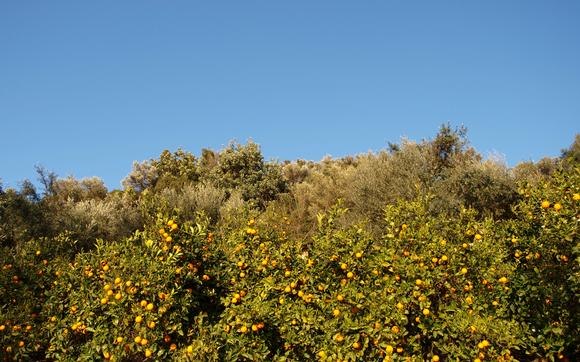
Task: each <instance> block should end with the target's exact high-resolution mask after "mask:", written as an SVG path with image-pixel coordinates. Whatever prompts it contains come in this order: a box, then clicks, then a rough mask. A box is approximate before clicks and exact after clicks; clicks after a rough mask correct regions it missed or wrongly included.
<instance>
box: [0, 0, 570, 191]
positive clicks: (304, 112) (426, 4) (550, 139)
mask: <svg viewBox="0 0 580 362" xmlns="http://www.w3.org/2000/svg"><path fill="white" fill-rule="evenodd" d="M579 19H580V1H575V0H571V1H548V0H546V1H530V0H522V1H505V0H498V1H490V0H485V1H483V0H481V1H465V0H457V1H443V0H437V1H431V0H429V1H410V0H404V1H403V0H397V1H395V0H380V1H378V0H375V1H373V0H365V1H354V0H353V1H338V0H328V1H322V0H320V1H319V0H305V1H302V0H292V1H271V0H263V1H251V0H244V1H238V0H236V1H189V0H188V1H147V0H139V1H128V0H123V1H118V0H116V1H77V0H75V1H25V0H22V1H20V0H19V1H1V2H0V135H1V136H0V178H2V179H3V181H4V184H5V186H6V185H8V186H16V185H18V181H19V180H22V179H24V178H34V177H35V175H34V165H35V164H42V165H44V166H46V167H47V168H48V169H51V170H54V171H55V172H56V173H58V174H59V175H60V176H67V175H69V174H72V175H74V176H76V177H79V178H80V177H86V176H93V175H97V176H100V177H102V178H103V179H104V180H105V182H106V184H107V185H108V186H109V187H110V188H118V187H119V183H120V180H121V179H122V178H123V177H124V176H125V175H126V174H127V173H128V172H129V171H130V169H131V164H132V162H133V161H134V160H144V159H148V158H152V157H156V156H157V155H159V153H160V152H161V151H162V150H163V149H171V150H174V149H176V148H177V147H182V148H184V149H186V150H189V151H192V152H194V153H196V154H198V153H199V151H200V149H201V148H203V147H209V148H213V149H220V148H222V147H223V146H224V145H227V143H228V141H229V140H231V139H237V140H238V141H241V142H245V141H246V140H247V139H249V138H251V139H253V140H255V141H256V142H257V143H259V144H261V146H262V150H263V153H264V155H265V156H266V157H267V158H276V159H280V160H283V159H297V158H305V159H312V160H319V159H321V158H322V157H323V156H324V155H326V154H330V155H333V156H344V155H347V154H356V153H361V152H366V151H368V150H370V149H373V150H378V149H381V148H384V147H385V146H386V144H387V142H388V141H399V140H400V137H402V136H406V137H409V138H411V139H422V138H427V137H432V136H433V135H435V133H436V132H437V129H438V127H439V125H440V124H441V123H443V122H447V121H450V122H451V123H452V124H455V125H461V124H463V125H465V126H466V127H467V128H468V129H469V138H470V140H471V142H472V144H473V145H474V146H475V147H476V148H477V149H478V150H479V151H480V152H481V153H482V154H484V155H487V154H488V153H489V152H499V153H502V154H504V155H505V157H506V159H507V161H508V163H509V164H510V165H513V164H516V163H517V162H519V161H521V160H530V159H531V160H538V159H540V158H541V157H543V156H557V155H559V152H560V149H562V148H564V147H566V146H568V145H569V144H571V142H572V141H573V137H574V134H575V133H577V132H579V131H580V127H579V125H580V20H579Z"/></svg>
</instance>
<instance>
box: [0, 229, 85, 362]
mask: <svg viewBox="0 0 580 362" xmlns="http://www.w3.org/2000/svg"><path fill="white" fill-rule="evenodd" d="M76 250H77V248H76V243H75V241H74V240H72V239H71V238H70V235H68V234H67V233H63V234H61V235H58V236H56V237H54V238H42V239H39V240H30V241H27V242H23V243H20V244H18V245H17V246H16V247H14V248H2V249H0V266H1V268H0V356H2V357H4V359H12V358H14V359H18V360H22V359H41V358H43V357H44V349H45V347H46V344H45V341H46V337H47V335H46V330H45V329H44V325H45V324H44V323H45V322H47V321H46V320H45V319H43V317H42V309H43V306H44V302H45V293H46V292H47V291H48V290H50V288H51V287H52V285H53V284H52V283H53V280H54V277H55V275H56V274H58V270H59V269H60V268H61V267H62V266H63V265H66V263H67V262H68V260H70V259H71V258H72V257H73V255H74V253H75V252H76Z"/></svg>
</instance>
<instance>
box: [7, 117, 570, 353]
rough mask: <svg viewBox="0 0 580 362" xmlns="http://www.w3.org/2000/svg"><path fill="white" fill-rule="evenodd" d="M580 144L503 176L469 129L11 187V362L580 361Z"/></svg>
mask: <svg viewBox="0 0 580 362" xmlns="http://www.w3.org/2000/svg"><path fill="white" fill-rule="evenodd" d="M578 147H579V138H578V137H576V140H575V143H574V144H573V145H572V146H571V147H570V148H568V149H566V150H564V151H562V157H560V158H555V159H550V158H546V159H543V160H541V161H540V162H538V163H532V162H527V163H522V164H520V165H517V166H516V167H514V168H511V169H510V168H508V167H507V166H505V165H504V164H502V163H501V162H499V161H496V160H491V159H488V160H484V159H483V158H482V157H481V156H480V155H479V154H478V153H477V152H476V151H475V150H474V149H473V148H471V147H470V146H469V143H468V141H467V139H466V132H465V130H464V129H452V128H451V127H449V126H443V127H442V128H441V130H440V132H439V133H438V134H437V135H436V136H435V137H434V138H433V139H432V140H423V141H421V142H412V141H409V140H403V141H402V142H401V143H400V144H390V145H389V149H388V150H385V151H381V152H378V153H369V154H363V155H358V156H354V157H346V158H342V159H331V158H325V159H324V160H322V161H320V162H311V161H303V160H298V161H294V162H289V161H288V162H283V163H278V162H267V161H265V160H264V158H263V156H262V154H261V152H260V149H259V147H258V145H256V144H254V143H251V142H250V143H248V144H246V145H240V144H235V143H232V144H230V145H229V146H228V147H226V148H225V149H224V150H221V151H219V152H216V151H211V150H203V151H202V153H201V155H200V156H199V157H196V156H195V155H193V154H191V153H189V152H186V151H183V150H177V151H176V152H169V151H164V152H163V153H162V154H161V155H160V157H159V158H157V159H152V160H146V161H143V162H140V163H139V162H136V163H134V166H133V170H132V171H131V172H130V174H129V175H128V176H127V178H126V179H125V180H124V181H123V187H124V189H123V190H115V191H111V192H109V191H108V190H107V189H106V187H105V186H104V184H103V183H102V181H101V180H100V179H98V178H90V179H83V180H77V179H75V178H73V177H68V178H64V179H61V178H58V177H57V176H56V175H54V174H53V173H50V172H48V171H46V170H44V169H42V168H40V169H38V172H39V177H40V181H41V184H42V185H43V187H44V190H43V194H42V195H40V194H39V193H38V192H37V191H36V190H35V188H34V186H33V185H32V184H31V183H30V182H24V183H23V184H22V187H21V188H20V189H18V190H16V189H11V188H9V189H4V188H2V187H1V186H0V267H1V269H0V359H2V360H70V361H73V360H101V359H105V360H125V361H141V360H168V359H173V360H191V361H200V360H201V361H246V360H250V361H269V360H275V361H312V360H321V361H390V360H393V361H396V360H407V361H423V360H431V361H439V360H440V361H445V360H453V361H476V362H477V361H484V360H497V361H508V360H520V361H533V360H542V359H545V360H578V359H579V358H580V350H579V348H578V346H579V345H580V304H579V301H580V299H579V298H580V244H579V242H578V225H579V222H580V165H579V163H578Z"/></svg>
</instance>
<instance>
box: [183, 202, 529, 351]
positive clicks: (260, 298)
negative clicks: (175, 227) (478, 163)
mask: <svg viewBox="0 0 580 362" xmlns="http://www.w3.org/2000/svg"><path fill="white" fill-rule="evenodd" d="M427 210H428V201H427V200H424V201H417V202H414V203H401V204H400V205H397V206H394V207H390V208H388V209H387V212H386V220H387V230H386V234H385V237H384V238H383V239H381V240H372V239H371V238H370V236H369V234H368V233H367V232H365V230H364V227H363V226H362V225H355V226H350V227H338V226H337V225H338V224H337V223H336V220H337V219H339V218H340V216H341V214H343V213H345V212H346V210H344V209H341V208H340V207H336V208H334V209H333V210H332V211H331V212H330V213H329V214H326V215H319V232H318V235H317V236H315V237H314V238H313V240H312V241H311V242H308V243H297V242H295V241H290V240H286V238H285V236H284V233H283V232H281V231H280V230H281V227H282V226H283V225H280V227H276V228H274V227H272V225H269V226H268V225H261V227H258V226H256V225H257V224H259V223H255V221H254V220H253V219H252V220H250V222H249V223H248V227H247V228H245V229H244V230H240V231H238V232H237V233H234V234H231V235H228V236H227V237H225V238H224V240H222V241H221V242H222V247H223V249H224V250H226V252H225V254H227V255H228V256H229V258H228V262H226V263H224V264H222V267H223V268H225V269H226V271H227V273H228V274H229V275H232V278H231V280H230V283H229V290H228V293H227V295H225V296H224V297H223V298H222V303H223V305H224V306H225V310H224V311H223V313H222V314H221V319H220V320H219V321H218V322H217V324H216V325H215V326H214V329H213V332H212V334H211V338H210V337H209V336H208V338H207V339H206V340H205V345H208V344H212V343H213V344H214V347H213V350H214V351H218V350H219V352H217V353H216V356H219V359H221V360H255V361H258V360H264V359H273V360H312V359H320V360H333V361H336V360H343V361H353V360H385V359H386V360H398V359H402V360H421V359H433V360H439V359H447V358H455V359H457V358H459V359H462V360H463V359H477V358H480V359H483V358H488V357H495V358H500V359H509V358H511V353H513V352H512V351H514V350H517V349H518V348H519V347H520V346H521V345H522V338H521V336H522V333H523V332H522V329H521V328H520V326H519V325H518V324H517V323H515V322H514V321H512V320H510V319H509V313H508V309H507V307H508V306H507V302H506V300H507V298H508V296H509V290H510V286H509V285H510V280H511V273H512V272H513V265H512V264H510V263H506V262H505V261H506V257H507V249H506V248H505V247H504V246H502V244H501V243H499V242H498V240H502V239H503V238H505V233H504V231H503V230H502V229H501V228H496V227H495V225H494V223H493V222H492V221H491V220H488V221H485V222H477V221H476V219H475V214H474V212H472V211H469V210H464V211H463V212H462V213H461V214H460V215H459V217H458V218H457V219H449V218H445V217H433V216H430V215H429V213H428V211H427ZM200 345H203V343H201V344H200ZM218 346H221V347H218ZM196 353H197V351H194V353H193V355H191V354H190V356H191V358H192V359H202V358H203V356H202V355H201V354H198V355H196Z"/></svg>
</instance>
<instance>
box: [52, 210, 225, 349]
mask: <svg viewBox="0 0 580 362" xmlns="http://www.w3.org/2000/svg"><path fill="white" fill-rule="evenodd" d="M162 224H164V225H163V226H162V227H161V225H162ZM157 225H158V226H159V228H155V230H145V231H144V232H138V233H136V234H135V235H134V236H133V237H131V238H128V239H126V240H123V241H120V242H115V243H109V242H107V243H105V242H97V244H96V248H95V249H94V250H93V251H90V252H86V253H81V254H78V255H77V256H76V258H75V259H74V261H73V262H71V263H70V264H69V265H67V267H66V268H63V270H60V271H59V274H58V277H57V278H56V280H55V281H54V286H53V287H52V289H51V290H50V291H49V292H48V293H47V299H46V302H45V308H44V309H43V311H42V313H43V317H44V318H45V319H46V320H48V321H49V323H47V324H46V333H47V334H48V336H49V344H48V346H47V351H46V356H47V357H48V358H51V359H58V360H62V359H64V360H78V359H87V358H93V357H94V356H96V355H100V356H102V357H103V358H104V359H106V360H119V359H122V360H143V359H147V358H150V359H167V358H170V357H171V356H172V355H173V354H175V353H177V352H176V351H177V350H178V348H179V347H180V346H182V345H184V344H185V343H186V342H187V340H188V333H189V332H190V328H191V327H192V325H193V324H194V319H195V317H196V316H198V315H199V314H200V313H201V312H202V311H203V312H204V313H205V314H207V315H209V316H212V315H215V314H216V313H219V312H220V306H219V303H217V301H218V300H217V299H216V298H217V295H218V294H219V279H220V274H219V271H218V270H217V269H214V266H215V265H216V263H215V262H214V261H215V260H216V259H217V258H219V256H218V255H217V254H213V252H212V250H211V249H210V248H209V245H211V244H210V243H208V241H209V240H208V234H207V231H206V227H207V225H206V223H205V220H204V219H202V218H200V219H198V220H197V223H195V224H193V225H190V224H186V225H178V224H177V223H176V222H175V221H173V220H169V221H167V218H161V217H160V220H159V223H158V224H157Z"/></svg>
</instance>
